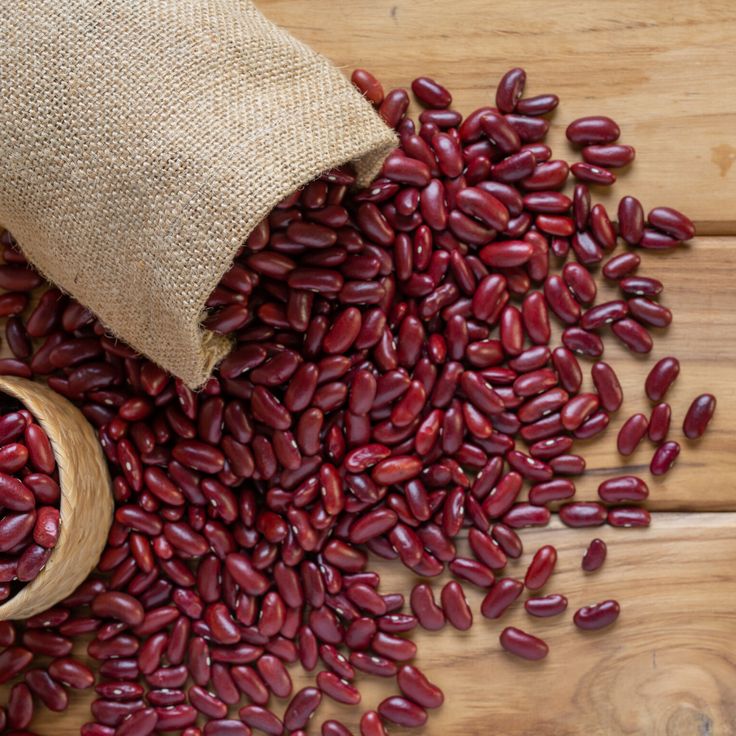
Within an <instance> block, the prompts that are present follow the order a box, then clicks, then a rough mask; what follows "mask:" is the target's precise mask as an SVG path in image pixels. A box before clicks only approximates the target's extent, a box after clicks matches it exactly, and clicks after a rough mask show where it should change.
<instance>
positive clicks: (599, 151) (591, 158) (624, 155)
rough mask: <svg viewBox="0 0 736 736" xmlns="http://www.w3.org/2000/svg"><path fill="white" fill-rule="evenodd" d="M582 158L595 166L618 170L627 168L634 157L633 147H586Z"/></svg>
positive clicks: (617, 145)
mask: <svg viewBox="0 0 736 736" xmlns="http://www.w3.org/2000/svg"><path fill="white" fill-rule="evenodd" d="M582 154H583V158H584V159H585V161H586V162H587V163H589V164H593V165H595V166H603V167H609V168H613V169H618V168H620V167H622V166H627V165H628V164H630V163H631V162H632V161H633V160H634V158H635V157H636V151H635V150H634V147H633V146H625V145H622V144H620V143H619V144H613V145H598V146H595V145H593V146H586V147H585V148H583V150H582Z"/></svg>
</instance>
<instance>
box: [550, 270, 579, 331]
mask: <svg viewBox="0 0 736 736" xmlns="http://www.w3.org/2000/svg"><path fill="white" fill-rule="evenodd" d="M544 296H545V298H546V299H547V303H548V305H549V307H550V309H551V310H552V311H553V312H554V313H555V314H556V315H557V316H558V317H559V318H560V319H561V320H562V321H563V322H565V323H567V324H575V323H576V322H577V321H578V319H579V318H580V307H579V306H578V304H577V302H576V301H575V300H574V299H573V297H572V294H571V293H570V291H569V290H568V288H567V287H566V286H565V284H564V282H563V281H562V279H561V278H560V277H559V276H549V277H548V278H547V279H546V280H545V282H544Z"/></svg>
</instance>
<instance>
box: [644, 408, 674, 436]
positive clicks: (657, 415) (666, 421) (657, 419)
mask: <svg viewBox="0 0 736 736" xmlns="http://www.w3.org/2000/svg"><path fill="white" fill-rule="evenodd" d="M671 417H672V409H671V408H670V405H669V404H666V403H661V404H657V405H656V406H655V407H654V408H653V409H652V413H651V414H650V416H649V430H648V435H649V439H650V440H651V441H652V442H662V441H664V439H665V438H666V437H667V433H668V432H669V429H670V419H671Z"/></svg>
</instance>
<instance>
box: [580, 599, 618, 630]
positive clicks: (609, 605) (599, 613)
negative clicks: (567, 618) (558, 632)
mask: <svg viewBox="0 0 736 736" xmlns="http://www.w3.org/2000/svg"><path fill="white" fill-rule="evenodd" d="M620 612H621V607H620V606H619V604H618V603H617V602H616V601H614V600H607V601H602V602H601V603H595V604H593V605H590V606H583V607H582V608H579V609H578V610H577V611H575V615H574V616H573V621H574V622H575V626H577V627H578V628H579V629H585V630H587V631H593V630H597V629H602V628H604V627H606V626H610V625H611V624H612V623H613V622H614V621H615V620H616V619H617V618H618V615H619V613H620Z"/></svg>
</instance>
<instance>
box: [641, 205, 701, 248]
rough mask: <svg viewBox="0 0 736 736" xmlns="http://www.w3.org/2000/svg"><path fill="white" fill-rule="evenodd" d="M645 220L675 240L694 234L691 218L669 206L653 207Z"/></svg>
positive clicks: (684, 238) (688, 238) (690, 236)
mask: <svg viewBox="0 0 736 736" xmlns="http://www.w3.org/2000/svg"><path fill="white" fill-rule="evenodd" d="M647 222H648V223H649V224H650V225H652V227H656V228H657V229H659V230H662V231H663V232H665V233H666V234H667V235H671V236H672V237H673V238H675V239H676V240H690V238H692V237H693V236H694V235H695V225H693V222H692V220H690V219H689V218H687V217H685V215H683V214H682V212H678V211H677V210H675V209H672V208H671V207H655V208H654V209H653V210H650V211H649V214H648V215H647Z"/></svg>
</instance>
